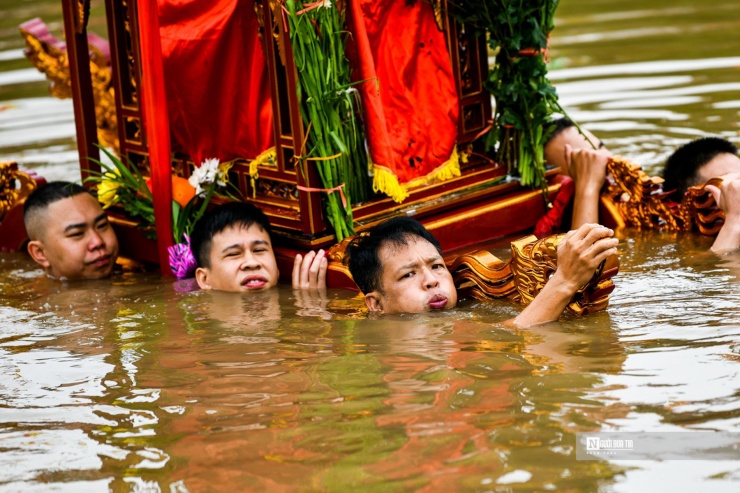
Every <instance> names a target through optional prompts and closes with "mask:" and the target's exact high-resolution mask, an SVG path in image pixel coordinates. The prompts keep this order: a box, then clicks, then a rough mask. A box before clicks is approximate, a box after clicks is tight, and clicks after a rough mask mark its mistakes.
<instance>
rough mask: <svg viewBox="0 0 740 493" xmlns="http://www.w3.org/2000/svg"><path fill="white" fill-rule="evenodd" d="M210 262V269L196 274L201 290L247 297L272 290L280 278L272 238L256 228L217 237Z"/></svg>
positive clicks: (234, 229)
mask: <svg viewBox="0 0 740 493" xmlns="http://www.w3.org/2000/svg"><path fill="white" fill-rule="evenodd" d="M210 259H211V262H210V267H199V268H198V270H197V271H196V273H195V279H196V281H197V282H198V285H199V286H200V287H201V289H217V290H220V291H231V292H244V293H246V292H250V291H259V290H265V289H270V288H272V287H274V286H276V285H277V283H278V280H279V277H280V273H279V272H278V267H277V262H276V260H275V253H274V251H273V249H272V242H271V241H270V236H269V235H268V234H267V232H266V231H265V230H263V229H262V228H261V227H260V226H259V225H257V224H252V225H251V226H249V228H244V227H242V226H237V227H230V228H227V229H225V230H223V231H222V232H220V233H218V234H216V235H215V236H214V237H213V240H212V243H211V253H210Z"/></svg>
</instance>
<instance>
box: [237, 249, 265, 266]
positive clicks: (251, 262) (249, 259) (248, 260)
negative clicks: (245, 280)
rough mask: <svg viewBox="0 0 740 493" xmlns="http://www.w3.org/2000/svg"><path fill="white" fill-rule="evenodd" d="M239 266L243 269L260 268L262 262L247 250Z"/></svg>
mask: <svg viewBox="0 0 740 493" xmlns="http://www.w3.org/2000/svg"><path fill="white" fill-rule="evenodd" d="M239 267H240V268H241V269H242V270H252V269H259V267H260V263H259V262H258V261H257V258H256V257H255V256H254V255H252V253H251V252H247V253H245V254H244V258H243V259H242V263H241V265H240V266H239Z"/></svg>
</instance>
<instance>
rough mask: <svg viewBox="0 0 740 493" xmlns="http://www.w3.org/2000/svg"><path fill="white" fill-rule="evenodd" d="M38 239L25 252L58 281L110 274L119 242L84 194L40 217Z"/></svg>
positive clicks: (54, 205) (102, 214)
mask: <svg viewBox="0 0 740 493" xmlns="http://www.w3.org/2000/svg"><path fill="white" fill-rule="evenodd" d="M39 220H40V221H41V222H40V224H39V229H40V231H41V233H40V238H39V239H38V240H33V241H31V242H30V243H29V245H28V251H29V253H30V254H31V257H33V259H34V260H36V262H38V263H39V264H41V266H42V267H44V269H45V270H46V272H47V274H49V275H50V276H52V277H54V278H56V279H61V280H77V279H99V278H103V277H107V276H108V275H110V273H111V271H112V270H113V267H114V266H115V264H116V259H117V258H118V239H117V238H116V234H115V232H114V231H113V227H112V226H111V224H110V222H109V221H108V216H107V215H106V213H105V212H104V211H103V209H102V208H101V207H100V204H99V203H98V201H97V200H96V199H95V198H94V197H93V196H91V195H89V194H87V193H81V194H78V195H75V196H74V197H69V198H66V199H62V200H58V201H56V202H54V203H52V204H51V205H49V206H48V207H47V208H46V210H45V211H43V212H42V213H41V216H40V217H39Z"/></svg>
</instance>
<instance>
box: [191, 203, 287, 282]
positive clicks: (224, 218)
mask: <svg viewBox="0 0 740 493" xmlns="http://www.w3.org/2000/svg"><path fill="white" fill-rule="evenodd" d="M253 224H257V225H258V226H259V227H260V228H262V230H263V231H265V232H267V235H268V236H269V237H270V241H272V229H271V228H270V221H269V219H267V216H266V215H265V213H264V212H262V211H261V210H260V209H259V208H258V207H256V206H254V205H252V204H250V203H248V202H228V203H226V204H221V205H219V206H217V207H215V208H213V209H211V210H210V211H208V212H206V213H205V214H204V215H203V217H201V218H200V220H198V222H197V223H195V227H194V228H193V234H192V235H191V236H190V249H191V250H192V252H193V256H194V257H195V260H196V261H197V262H198V266H199V267H206V268H210V267H211V247H212V246H213V237H214V236H216V235H217V234H219V233H221V232H222V231H224V230H226V229H228V228H233V227H241V228H249V227H250V226H252V225H253Z"/></svg>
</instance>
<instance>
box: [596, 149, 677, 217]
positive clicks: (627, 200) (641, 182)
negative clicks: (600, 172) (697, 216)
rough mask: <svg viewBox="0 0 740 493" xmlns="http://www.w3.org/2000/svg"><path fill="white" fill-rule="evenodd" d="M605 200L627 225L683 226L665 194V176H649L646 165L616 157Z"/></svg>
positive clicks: (608, 172)
mask: <svg viewBox="0 0 740 493" xmlns="http://www.w3.org/2000/svg"><path fill="white" fill-rule="evenodd" d="M607 174H608V175H609V178H607V185H606V187H605V188H604V190H603V191H602V194H601V197H602V200H605V201H607V202H608V203H610V204H611V205H612V206H613V208H614V209H616V210H617V211H618V213H619V215H620V216H621V217H622V220H623V221H624V222H625V224H626V225H628V226H632V227H635V228H638V229H641V228H667V229H669V230H672V231H675V230H678V229H682V223H681V221H680V219H679V218H677V217H676V216H675V215H674V214H673V212H672V211H671V208H670V206H669V205H668V204H667V202H666V200H665V195H664V194H663V193H662V188H661V185H662V184H663V178H660V177H657V176H655V177H649V176H648V175H647V174H646V173H645V172H644V171H642V167H640V166H638V165H636V164H632V163H630V162H629V161H627V160H626V159H624V158H622V157H620V156H615V157H613V158H611V159H610V160H609V163H608V164H607Z"/></svg>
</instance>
